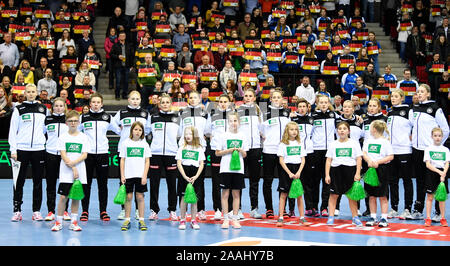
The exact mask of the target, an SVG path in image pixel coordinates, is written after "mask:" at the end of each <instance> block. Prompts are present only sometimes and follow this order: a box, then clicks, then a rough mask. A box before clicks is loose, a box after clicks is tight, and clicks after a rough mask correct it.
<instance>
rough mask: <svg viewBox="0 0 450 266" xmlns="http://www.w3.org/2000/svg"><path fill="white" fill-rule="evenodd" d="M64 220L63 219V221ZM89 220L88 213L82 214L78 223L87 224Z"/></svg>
mask: <svg viewBox="0 0 450 266" xmlns="http://www.w3.org/2000/svg"><path fill="white" fill-rule="evenodd" d="M65 220H66V218H64V221H65ZM88 220H89V213H88V212H82V213H81V215H80V221H82V222H87V221H88Z"/></svg>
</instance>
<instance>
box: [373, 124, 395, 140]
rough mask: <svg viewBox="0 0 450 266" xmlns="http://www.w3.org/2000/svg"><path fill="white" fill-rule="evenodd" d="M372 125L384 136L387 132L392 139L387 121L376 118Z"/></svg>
mask: <svg viewBox="0 0 450 266" xmlns="http://www.w3.org/2000/svg"><path fill="white" fill-rule="evenodd" d="M370 126H371V127H372V128H374V129H375V130H376V131H377V132H378V133H379V134H380V135H381V136H383V134H384V133H385V132H386V134H387V135H388V139H390V137H389V135H390V133H389V130H388V127H387V124H386V122H384V121H382V120H375V121H373V122H372V123H370Z"/></svg>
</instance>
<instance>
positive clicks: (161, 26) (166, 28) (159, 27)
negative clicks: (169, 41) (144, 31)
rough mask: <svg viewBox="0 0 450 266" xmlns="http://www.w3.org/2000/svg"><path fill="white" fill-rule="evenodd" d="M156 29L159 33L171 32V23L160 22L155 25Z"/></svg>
mask: <svg viewBox="0 0 450 266" xmlns="http://www.w3.org/2000/svg"><path fill="white" fill-rule="evenodd" d="M155 30H156V32H157V33H169V32H170V24H168V23H167V24H166V23H164V24H163V23H160V24H157V25H156V27H155Z"/></svg>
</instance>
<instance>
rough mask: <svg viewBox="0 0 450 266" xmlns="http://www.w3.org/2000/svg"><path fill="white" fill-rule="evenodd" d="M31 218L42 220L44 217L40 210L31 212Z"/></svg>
mask: <svg viewBox="0 0 450 266" xmlns="http://www.w3.org/2000/svg"><path fill="white" fill-rule="evenodd" d="M31 220H33V221H43V220H44V218H43V217H42V214H41V213H40V212H33V216H31Z"/></svg>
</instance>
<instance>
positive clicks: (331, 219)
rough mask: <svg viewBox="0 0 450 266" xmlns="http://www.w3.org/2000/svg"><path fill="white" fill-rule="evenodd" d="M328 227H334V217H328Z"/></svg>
mask: <svg viewBox="0 0 450 266" xmlns="http://www.w3.org/2000/svg"><path fill="white" fill-rule="evenodd" d="M327 225H334V216H330V217H328V220H327Z"/></svg>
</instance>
